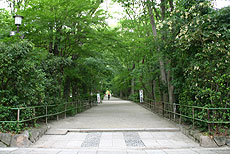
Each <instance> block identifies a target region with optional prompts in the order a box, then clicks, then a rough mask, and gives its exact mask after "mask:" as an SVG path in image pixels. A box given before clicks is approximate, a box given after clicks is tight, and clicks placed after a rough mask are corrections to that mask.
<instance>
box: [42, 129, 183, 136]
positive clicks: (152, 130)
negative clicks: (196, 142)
mask: <svg viewBox="0 0 230 154" xmlns="http://www.w3.org/2000/svg"><path fill="white" fill-rule="evenodd" d="M178 131H180V129H179V128H113V129H51V130H49V131H48V133H46V135H52V134H57V135H58V134H60V135H64V134H66V133H67V132H84V133H88V132H178Z"/></svg>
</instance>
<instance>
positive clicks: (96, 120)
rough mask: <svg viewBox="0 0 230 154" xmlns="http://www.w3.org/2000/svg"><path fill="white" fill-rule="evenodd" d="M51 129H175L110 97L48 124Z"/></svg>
mask: <svg viewBox="0 0 230 154" xmlns="http://www.w3.org/2000/svg"><path fill="white" fill-rule="evenodd" d="M50 126H51V128H53V129H114V128H122V129H123V128H132V129H133V128H175V127H176V126H175V125H174V124H173V123H171V122H170V121H168V120H166V119H163V118H161V117H159V116H157V115H156V114H153V113H152V112H150V111H148V110H146V109H144V108H142V107H141V106H139V105H137V104H135V103H132V102H130V101H125V100H121V99H118V98H114V97H112V98H111V99H110V101H106V98H105V100H104V101H103V103H102V104H100V105H98V106H96V107H93V108H91V109H89V110H87V111H85V112H83V113H81V114H77V115H76V116H74V117H69V118H67V119H62V120H59V121H54V122H52V123H50Z"/></svg>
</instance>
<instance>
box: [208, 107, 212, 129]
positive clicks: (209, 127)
mask: <svg viewBox="0 0 230 154" xmlns="http://www.w3.org/2000/svg"><path fill="white" fill-rule="evenodd" d="M208 131H209V132H211V126H210V110H209V109H208Z"/></svg>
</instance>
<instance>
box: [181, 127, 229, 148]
mask: <svg viewBox="0 0 230 154" xmlns="http://www.w3.org/2000/svg"><path fill="white" fill-rule="evenodd" d="M180 129H181V131H182V133H183V134H185V135H186V136H188V137H190V138H191V139H193V140H195V141H196V142H198V143H200V146H202V147H205V148H215V147H221V146H230V137H229V136H214V137H210V136H205V135H203V134H202V133H201V132H199V131H198V130H193V129H190V128H189V127H186V126H181V125H180Z"/></svg>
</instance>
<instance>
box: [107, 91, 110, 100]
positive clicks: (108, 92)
mask: <svg viewBox="0 0 230 154" xmlns="http://www.w3.org/2000/svg"><path fill="white" fill-rule="evenodd" d="M107 94H108V100H109V99H110V91H107Z"/></svg>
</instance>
